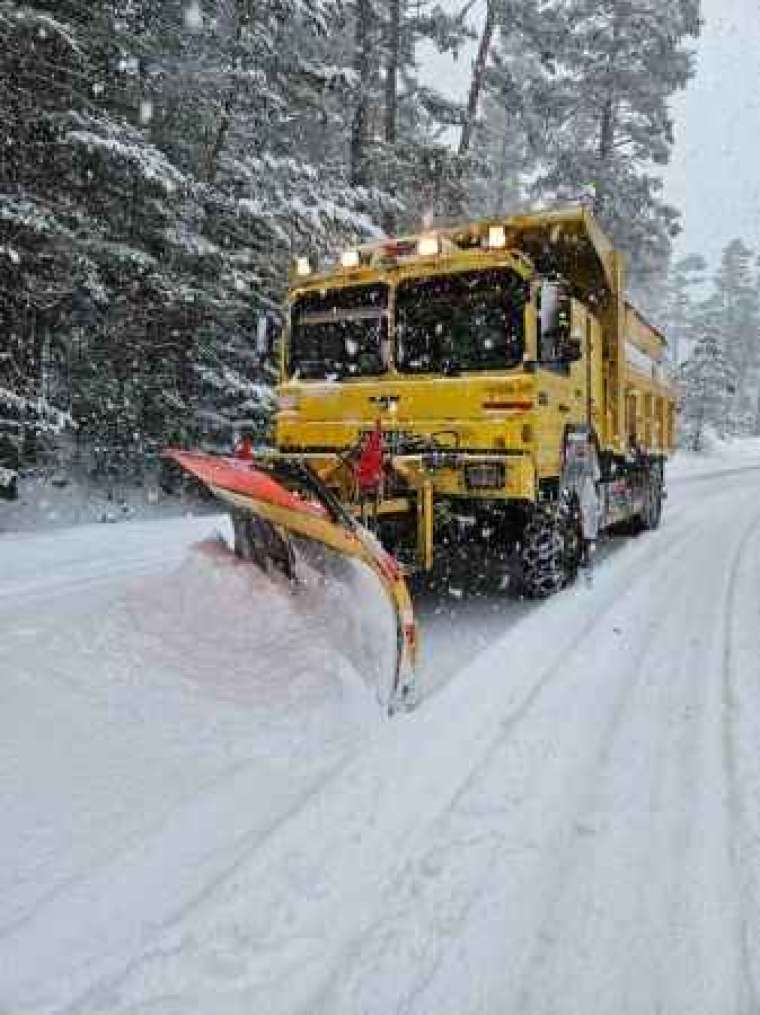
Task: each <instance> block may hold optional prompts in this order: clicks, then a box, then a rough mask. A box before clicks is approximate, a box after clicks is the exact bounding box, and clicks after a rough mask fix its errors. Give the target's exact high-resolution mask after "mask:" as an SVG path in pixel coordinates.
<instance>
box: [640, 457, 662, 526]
mask: <svg viewBox="0 0 760 1015" xmlns="http://www.w3.org/2000/svg"><path fill="white" fill-rule="evenodd" d="M661 518H662V480H661V479H660V476H659V475H658V473H657V471H656V470H652V471H651V472H650V473H649V475H648V476H647V482H646V490H645V493H644V510H643V511H642V513H641V525H640V527H641V529H643V530H645V531H647V530H651V529H656V528H657V526H658V525H659V524H660V519H661Z"/></svg>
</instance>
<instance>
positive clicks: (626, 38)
mask: <svg viewBox="0 0 760 1015" xmlns="http://www.w3.org/2000/svg"><path fill="white" fill-rule="evenodd" d="M499 24H500V27H501V32H500V37H499V53H500V60H501V64H502V67H503V69H502V70H501V73H500V74H499V75H494V76H492V77H491V86H492V87H493V88H494V89H495V90H497V92H498V93H500V95H501V96H502V101H503V103H504V105H505V106H507V107H509V106H510V104H511V108H512V109H513V110H515V111H516V112H517V114H518V116H519V119H520V123H521V126H522V130H523V132H524V134H525V136H526V137H527V138H528V140H529V143H530V145H531V148H532V150H533V157H534V165H535V173H534V179H533V180H532V185H531V187H530V193H531V195H532V196H533V197H535V198H539V199H541V200H542V201H544V202H545V201H557V202H568V201H578V200H587V201H589V202H590V204H591V205H592V206H593V208H594V210H595V212H596V214H597V215H598V217H599V218H600V220H601V222H602V224H603V225H604V227H605V228H606V229H607V231H608V233H609V235H610V236H611V237H612V239H613V240H614V241H615V243H616V245H617V246H618V247H619V248H620V249H622V250H623V251H624V252H625V253H626V254H627V255H628V258H629V262H630V267H631V272H632V276H633V282H634V284H636V285H638V286H639V287H644V286H646V285H647V284H648V280H649V279H650V278H651V277H652V276H656V275H657V274H658V273H661V272H662V271H663V270H664V268H665V266H666V264H667V259H668V256H669V252H670V245H671V240H672V238H673V237H674V236H675V235H676V233H677V231H678V214H677V212H676V210H675V209H674V208H672V207H670V206H668V205H667V204H665V203H664V202H663V200H662V196H661V193H662V183H661V180H660V177H659V176H658V174H657V167H658V166H662V165H665V164H666V163H667V161H668V159H669V156H670V150H671V147H672V144H673V127H672V121H671V118H670V114H669V110H668V106H667V103H668V99H669V98H670V97H671V96H672V95H673V94H674V92H676V91H677V90H678V89H680V88H683V87H684V86H685V85H686V83H687V81H688V79H689V77H690V76H691V73H692V70H693V67H692V57H691V53H690V51H689V49H688V48H687V45H686V43H687V41H688V40H689V39H690V38H695V37H696V36H697V34H698V32H699V3H698V0H667V2H664V3H661V4H657V5H652V4H643V3H638V2H631V0H546V2H543V0H527V2H525V3H515V2H513V0H500V5H499Z"/></svg>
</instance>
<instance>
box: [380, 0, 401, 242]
mask: <svg viewBox="0 0 760 1015" xmlns="http://www.w3.org/2000/svg"><path fill="white" fill-rule="evenodd" d="M400 48H401V0H389V2H388V29H387V40H386V49H387V61H388V62H387V65H386V68H385V144H386V146H387V149H388V155H389V157H390V159H391V160H393V155H394V152H393V149H394V146H395V144H396V136H397V119H398V69H399V51H400ZM391 172H393V169H391ZM388 191H389V193H390V194H391V196H393V195H394V194H395V193H396V188H395V186H394V184H393V180H392V179H391V181H390V184H389V186H388ZM383 228H384V229H385V231H386V233H389V234H390V233H393V232H395V230H396V216H395V214H394V212H392V211H388V212H386V214H385V216H384V219H383Z"/></svg>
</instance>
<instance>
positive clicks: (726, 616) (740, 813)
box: [721, 515, 760, 1015]
mask: <svg viewBox="0 0 760 1015" xmlns="http://www.w3.org/2000/svg"><path fill="white" fill-rule="evenodd" d="M758 532H760V515H758V516H756V517H755V518H754V519H753V520H752V522H751V523H750V525H748V526H747V528H746V529H745V530H744V532H743V534H742V537H741V539H740V540H739V543H738V545H737V547H736V550H735V552H734V556H733V559H732V561H731V565H730V570H729V580H728V590H727V593H726V597H725V602H724V611H723V631H724V642H723V660H722V662H723V667H722V680H723V703H722V704H723V709H722V723H721V726H722V733H723V758H724V764H725V768H726V786H727V789H728V793H727V799H726V807H727V810H728V817H729V821H728V822H727V824H728V827H729V830H730V831H732V832H733V834H729V843H728V848H729V853H730V856H731V864H732V868H733V875H734V879H735V882H736V886H737V898H738V903H739V907H738V908H739V926H738V928H737V935H738V941H739V954H740V956H741V971H742V977H743V990H744V997H743V1007H742V1015H744V1013H745V1012H746V1013H747V1015H756V1013H757V1012H760V991H759V990H758V984H757V983H756V982H755V979H754V974H753V970H752V955H753V948H752V942H751V938H752V926H751V921H750V919H749V918H748V915H747V906H748V904H749V903H751V902H753V901H754V900H755V893H756V890H757V888H756V884H755V880H754V878H753V877H752V873H751V871H749V870H747V869H746V868H745V863H744V861H743V857H742V852H741V846H742V845H743V844H744V843H745V842H746V839H747V828H748V821H747V816H746V812H745V807H744V803H743V797H742V791H741V780H740V777H739V762H738V757H737V745H738V738H739V735H740V731H739V723H738V712H739V703H738V696H737V693H736V686H735V682H736V678H735V676H734V672H733V671H734V627H735V624H736V618H737V612H738V610H737V607H738V594H737V593H738V586H739V578H740V574H741V570H742V567H743V566H744V564H745V563H746V551H747V548H748V547H749V546H750V545H751V543H752V540H753V539H754V538H755V537H756V536H757V534H758Z"/></svg>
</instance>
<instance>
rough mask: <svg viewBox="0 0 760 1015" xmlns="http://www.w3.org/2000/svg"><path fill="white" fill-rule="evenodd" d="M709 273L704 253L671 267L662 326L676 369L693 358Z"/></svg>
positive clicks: (691, 255) (683, 258)
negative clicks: (697, 323)
mask: <svg viewBox="0 0 760 1015" xmlns="http://www.w3.org/2000/svg"><path fill="white" fill-rule="evenodd" d="M706 272H707V262H706V261H705V259H704V258H703V257H702V256H701V255H700V254H689V255H688V256H686V257H682V258H680V259H679V260H678V261H676V262H675V263H674V264H672V265H671V267H670V270H669V272H668V275H667V278H666V281H665V286H664V294H663V296H664V298H663V306H662V314H661V316H662V324H663V330H664V332H665V334H666V335H667V337H668V343H669V346H670V359H671V363H672V364H673V366H675V367H676V368H677V367H678V366H679V365H680V363H681V362H682V361H683V360H685V359H688V358H689V356H690V354H691V350H692V347H693V345H694V343H695V341H696V336H695V334H694V331H695V326H696V320H695V317H696V313H697V307H698V305H699V303H700V301H701V299H702V295H701V294H702V288H703V286H704V284H705V274H706Z"/></svg>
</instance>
